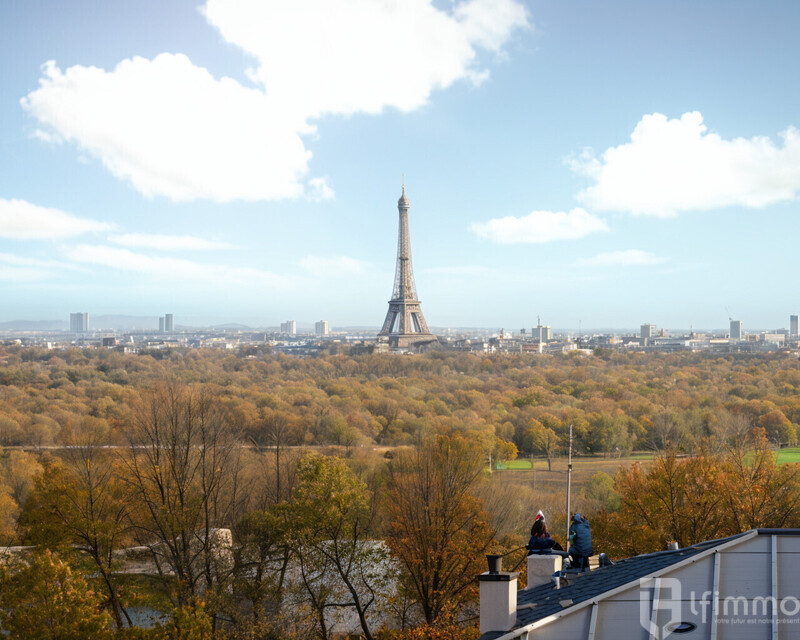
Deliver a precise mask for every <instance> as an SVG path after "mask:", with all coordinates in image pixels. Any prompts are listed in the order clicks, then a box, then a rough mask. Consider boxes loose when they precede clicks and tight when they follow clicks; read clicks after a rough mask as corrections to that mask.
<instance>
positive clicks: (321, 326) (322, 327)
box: [314, 320, 330, 336]
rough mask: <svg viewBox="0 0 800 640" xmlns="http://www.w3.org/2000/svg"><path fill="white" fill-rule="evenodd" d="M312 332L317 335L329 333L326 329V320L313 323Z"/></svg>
mask: <svg viewBox="0 0 800 640" xmlns="http://www.w3.org/2000/svg"><path fill="white" fill-rule="evenodd" d="M314 333H315V334H316V335H318V336H327V335H328V334H329V333H330V330H329V329H328V321H327V320H320V321H319V322H317V323H315V324H314Z"/></svg>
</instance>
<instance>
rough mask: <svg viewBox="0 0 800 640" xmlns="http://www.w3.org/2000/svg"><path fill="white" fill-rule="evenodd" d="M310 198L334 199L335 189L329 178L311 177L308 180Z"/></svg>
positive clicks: (316, 199)
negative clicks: (332, 187)
mask: <svg viewBox="0 0 800 640" xmlns="http://www.w3.org/2000/svg"><path fill="white" fill-rule="evenodd" d="M307 193H308V198H309V200H314V201H317V202H319V201H322V200H333V199H334V198H335V197H336V194H335V193H334V191H333V189H331V187H330V185H329V184H328V179H327V178H311V180H309V181H308V190H307Z"/></svg>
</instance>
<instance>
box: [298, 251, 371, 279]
mask: <svg viewBox="0 0 800 640" xmlns="http://www.w3.org/2000/svg"><path fill="white" fill-rule="evenodd" d="M300 266H301V267H303V268H304V269H306V270H307V271H310V272H311V273H314V274H316V275H327V276H329V275H339V274H356V273H364V272H365V271H366V269H367V264H366V263H365V262H362V261H361V260H356V259H355V258H349V257H347V256H332V257H323V256H305V257H304V258H303V259H301V260H300Z"/></svg>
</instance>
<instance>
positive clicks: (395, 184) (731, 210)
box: [0, 0, 800, 330]
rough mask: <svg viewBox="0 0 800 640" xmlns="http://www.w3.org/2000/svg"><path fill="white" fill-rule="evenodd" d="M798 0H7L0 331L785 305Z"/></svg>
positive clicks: (798, 89)
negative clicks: (166, 317) (125, 320)
mask: <svg viewBox="0 0 800 640" xmlns="http://www.w3.org/2000/svg"><path fill="white" fill-rule="evenodd" d="M798 27H800V3H796V2H791V1H789V0H785V1H783V2H777V1H776V2H761V3H755V2H749V1H748V2H743V1H735V0H724V1H722V0H720V1H712V0H706V1H704V2H697V1H696V0H692V1H670V2H667V1H663V2H662V1H655V2H643V1H641V0H631V1H625V2H623V1H618V0H608V1H606V2H587V1H585V0H584V1H573V0H559V1H558V2H535V1H532V0H453V1H450V0H433V1H432V0H293V1H292V2H283V1H264V0H207V1H206V2H205V3H203V2H200V1H198V0H171V1H170V2H162V1H156V0H137V1H135V2H134V1H133V0H124V1H119V2H108V1H107V0H96V1H90V0H81V1H76V2H69V3H67V2H56V1H55V0H3V1H2V2H0V83H1V84H0V86H2V91H0V296H2V300H3V303H2V304H1V305H0V321H5V320H15V319H21V318H24V319H65V318H66V317H67V314H68V313H69V312H71V311H79V310H81V311H84V310H85V311H89V312H90V313H91V314H93V315H103V314H116V313H119V314H131V315H148V316H155V315H161V314H163V313H165V312H172V313H174V314H175V318H176V323H178V324H182V323H201V322H226V321H237V322H244V323H249V324H257V325H274V324H277V323H278V322H280V321H282V320H286V319H287V318H294V319H296V320H298V322H300V323H307V322H313V321H315V320H318V319H321V318H324V319H327V320H329V321H330V322H331V324H332V325H334V326H337V325H373V326H374V325H380V323H381V321H382V320H383V317H384V315H385V312H386V308H387V305H386V301H387V300H388V298H389V296H390V294H391V290H392V284H393V273H394V263H395V252H396V234H397V209H396V202H397V198H398V196H399V195H400V187H401V180H402V176H403V175H405V184H406V192H407V195H408V197H409V199H410V201H411V218H410V219H411V237H412V251H413V257H414V267H415V275H416V279H417V289H418V291H419V294H420V297H421V299H422V303H423V310H424V311H425V314H426V316H427V318H428V322H429V324H431V325H432V326H434V327H445V326H483V327H505V328H507V329H514V330H516V329H518V328H520V327H523V326H527V327H529V326H531V325H532V324H535V321H536V316H537V315H541V317H542V320H543V322H545V323H546V324H551V325H552V326H554V327H564V328H569V327H574V328H577V327H578V325H579V324H580V325H581V326H582V327H584V328H586V327H609V326H614V327H633V326H638V325H639V324H640V323H643V322H652V323H655V324H658V325H659V326H665V327H672V328H677V327H689V326H690V325H693V326H694V327H695V328H699V327H704V328H714V327H723V326H724V325H725V324H726V323H727V318H728V313H730V314H731V315H733V316H734V317H736V318H739V319H741V320H742V321H743V322H744V325H745V327H746V328H753V329H755V328H757V327H761V328H778V327H785V326H787V325H788V316H789V314H790V313H795V312H797V311H798V310H800V290H798V289H800V287H798V284H797V280H798V279H797V276H796V274H797V271H798V262H800V258H798V251H797V249H796V246H797V242H798V235H800V234H798V232H800V218H798V191H799V190H800V130H798V128H797V127H800V107H798V105H800V95H799V94H800V85H799V84H798V82H797V64H798V60H800V39H798V38H797V36H796V34H797V30H798Z"/></svg>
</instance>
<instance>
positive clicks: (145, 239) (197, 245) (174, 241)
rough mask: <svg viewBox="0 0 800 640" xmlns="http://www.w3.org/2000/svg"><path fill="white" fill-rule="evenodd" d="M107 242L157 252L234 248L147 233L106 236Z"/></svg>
mask: <svg viewBox="0 0 800 640" xmlns="http://www.w3.org/2000/svg"><path fill="white" fill-rule="evenodd" d="M108 240H109V241H110V242H113V243H114V244H121V245H122V246H124V247H133V248H139V249H156V250H158V251H213V250H215V249H232V248H234V245H232V244H229V243H227V242H215V241H213V240H205V239H204V238H196V237H194V236H166V235H156V234H148V233H122V234H119V235H111V236H108Z"/></svg>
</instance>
